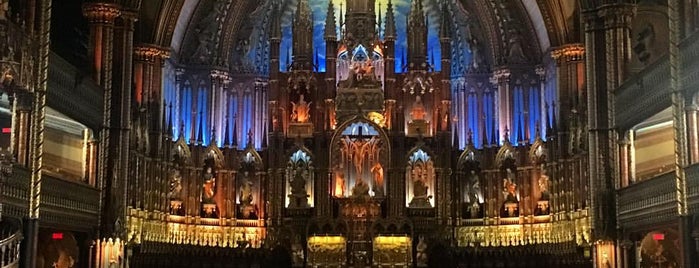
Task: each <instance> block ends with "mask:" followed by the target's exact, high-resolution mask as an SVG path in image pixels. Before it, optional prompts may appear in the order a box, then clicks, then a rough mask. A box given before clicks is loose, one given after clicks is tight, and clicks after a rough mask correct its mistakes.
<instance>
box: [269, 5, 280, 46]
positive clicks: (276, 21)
mask: <svg viewBox="0 0 699 268" xmlns="http://www.w3.org/2000/svg"><path fill="white" fill-rule="evenodd" d="M280 5H281V4H274V5H272V7H271V9H272V22H271V25H270V26H271V27H272V29H271V30H272V31H271V33H270V39H274V40H281V38H282V24H281V17H282V10H281V7H280Z"/></svg>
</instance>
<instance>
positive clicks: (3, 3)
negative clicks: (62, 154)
mask: <svg viewBox="0 0 699 268" xmlns="http://www.w3.org/2000/svg"><path fill="white" fill-rule="evenodd" d="M8 11H10V0H0V21H6V20H9V19H8V18H7V16H8V14H7V13H8Z"/></svg>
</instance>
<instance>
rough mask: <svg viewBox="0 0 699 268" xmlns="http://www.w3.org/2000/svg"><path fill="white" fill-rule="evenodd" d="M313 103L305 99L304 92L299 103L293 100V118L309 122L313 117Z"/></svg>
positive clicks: (297, 120)
mask: <svg viewBox="0 0 699 268" xmlns="http://www.w3.org/2000/svg"><path fill="white" fill-rule="evenodd" d="M311 103H312V102H308V103H307V102H306V101H305V100H304V99H303V94H301V95H300V96H299V102H298V103H294V102H293V101H292V102H291V105H292V106H293V108H292V110H291V111H292V112H291V120H293V121H294V122H298V123H307V122H308V120H309V119H311V114H310V111H311Z"/></svg>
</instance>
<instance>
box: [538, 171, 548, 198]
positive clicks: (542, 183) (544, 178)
mask: <svg viewBox="0 0 699 268" xmlns="http://www.w3.org/2000/svg"><path fill="white" fill-rule="evenodd" d="M538 184H539V191H541V200H549V199H550V198H551V193H550V192H549V176H548V175H546V170H545V169H544V167H543V165H542V166H541V176H540V177H539V181H538Z"/></svg>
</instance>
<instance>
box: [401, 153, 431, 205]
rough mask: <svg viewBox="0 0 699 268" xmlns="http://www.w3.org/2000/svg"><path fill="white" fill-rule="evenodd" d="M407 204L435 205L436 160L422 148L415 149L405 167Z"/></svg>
mask: <svg viewBox="0 0 699 268" xmlns="http://www.w3.org/2000/svg"><path fill="white" fill-rule="evenodd" d="M405 179H406V182H405V185H406V186H405V191H406V196H407V198H406V199H405V202H406V203H405V205H406V206H407V207H409V208H432V207H434V195H435V194H434V190H435V187H434V186H435V172H434V161H432V158H431V157H430V155H429V154H428V153H427V152H425V151H423V150H422V149H419V148H418V149H416V150H413V152H412V153H411V154H410V155H409V156H408V164H407V167H406V169H405Z"/></svg>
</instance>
